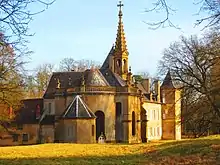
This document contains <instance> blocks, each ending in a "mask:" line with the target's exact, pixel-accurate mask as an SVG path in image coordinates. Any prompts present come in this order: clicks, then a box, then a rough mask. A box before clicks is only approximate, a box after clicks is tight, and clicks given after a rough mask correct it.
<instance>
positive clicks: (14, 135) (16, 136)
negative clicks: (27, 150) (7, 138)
mask: <svg viewBox="0 0 220 165" xmlns="http://www.w3.org/2000/svg"><path fill="white" fill-rule="evenodd" d="M12 138H13V142H17V141H18V134H13V135H12Z"/></svg>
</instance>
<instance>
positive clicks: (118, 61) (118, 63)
mask: <svg viewBox="0 0 220 165" xmlns="http://www.w3.org/2000/svg"><path fill="white" fill-rule="evenodd" d="M116 64H117V66H118V67H120V66H121V60H120V59H118V60H117V61H116Z"/></svg>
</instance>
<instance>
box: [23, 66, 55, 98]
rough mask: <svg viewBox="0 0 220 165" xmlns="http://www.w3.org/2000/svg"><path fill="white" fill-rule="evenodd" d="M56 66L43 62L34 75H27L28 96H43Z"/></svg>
mask: <svg viewBox="0 0 220 165" xmlns="http://www.w3.org/2000/svg"><path fill="white" fill-rule="evenodd" d="M53 68H54V66H53V65H52V64H49V63H45V64H41V65H39V66H38V67H37V68H36V69H35V72H34V73H32V75H29V76H27V77H26V81H25V84H26V97H27V98H36V97H40V98H41V97H42V96H43V94H44V92H45V91H46V89H47V85H48V83H49V80H50V77H51V75H52V72H53Z"/></svg>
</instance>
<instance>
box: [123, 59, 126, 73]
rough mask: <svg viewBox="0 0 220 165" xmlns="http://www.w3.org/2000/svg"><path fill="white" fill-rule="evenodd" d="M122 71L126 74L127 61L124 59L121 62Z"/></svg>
mask: <svg viewBox="0 0 220 165" xmlns="http://www.w3.org/2000/svg"><path fill="white" fill-rule="evenodd" d="M123 69H124V72H127V61H126V60H125V59H124V60H123Z"/></svg>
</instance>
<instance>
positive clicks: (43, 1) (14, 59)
mask: <svg viewBox="0 0 220 165" xmlns="http://www.w3.org/2000/svg"><path fill="white" fill-rule="evenodd" d="M52 3H53V1H50V2H49V1H47V0H0V13H1V14H0V105H1V108H0V111H1V112H2V111H5V109H8V108H9V107H10V113H11V111H12V109H13V111H14V110H16V109H17V108H18V106H20V100H21V99H23V96H24V93H23V92H24V82H23V73H24V64H25V57H26V55H29V54H30V53H31V51H29V50H28V48H27V45H26V43H27V41H28V37H29V36H32V34H31V33H29V29H28V27H29V23H30V22H31V20H32V19H33V17H34V15H36V14H38V13H41V12H43V11H44V10H45V9H46V8H47V7H48V6H49V5H51V4H52ZM33 5H37V6H38V7H37V8H35V9H37V10H36V11H34V9H32V10H31V6H33ZM6 112H7V113H8V110H6ZM2 114H3V113H1V115H0V125H1V126H3V127H4V124H5V122H6V121H9V120H8V119H9V116H10V115H8V114H7V115H5V116H2Z"/></svg>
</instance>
